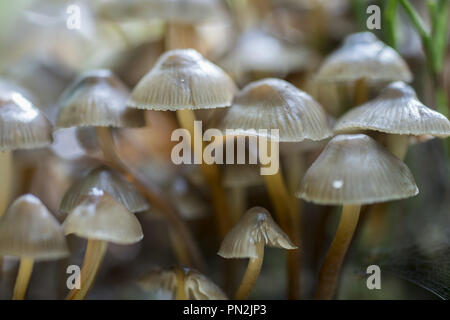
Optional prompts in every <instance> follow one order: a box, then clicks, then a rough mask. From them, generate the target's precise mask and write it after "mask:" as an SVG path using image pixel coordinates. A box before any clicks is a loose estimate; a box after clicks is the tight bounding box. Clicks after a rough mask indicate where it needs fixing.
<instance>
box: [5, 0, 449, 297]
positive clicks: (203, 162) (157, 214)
mask: <svg viewBox="0 0 450 320" xmlns="http://www.w3.org/2000/svg"><path fill="white" fill-rule="evenodd" d="M347 2H348V1H318V0H316V1H305V0H302V1H287V0H279V1H269V0H248V1H219V0H148V1H120V0H110V1H107V2H105V3H103V2H101V3H100V2H99V3H97V2H96V1H92V3H91V2H83V4H81V3H80V4H79V6H81V7H79V8H78V9H80V10H82V13H83V22H82V24H83V26H79V25H78V24H77V21H76V19H75V20H71V19H72V18H73V17H71V18H70V19H68V20H67V23H66V25H65V26H64V32H62V30H59V29H61V28H62V25H61V21H62V20H61V19H60V18H55V17H53V18H52V15H53V14H56V13H55V12H61V8H62V7H61V5H60V4H59V5H56V4H54V3H50V1H48V0H42V1H39V4H38V5H30V6H28V7H26V9H24V10H23V12H22V14H21V15H20V17H15V18H14V19H16V20H17V21H16V25H17V27H15V28H11V29H8V28H7V24H8V23H9V22H8V21H6V22H4V21H0V31H1V32H0V33H1V34H0V45H1V46H0V47H2V48H3V47H5V48H8V52H3V51H5V50H0V58H2V59H0V178H1V182H2V183H1V185H0V277H1V278H2V279H6V280H5V281H3V280H2V281H1V282H0V298H10V297H12V299H17V300H20V299H25V298H30V299H41V298H47V296H51V295H52V297H53V296H54V297H57V298H58V299H64V298H65V299H66V300H82V299H89V298H93V299H96V298H102V299H103V298H113V299H117V298H133V299H136V298H143V299H158V298H164V299H175V300H225V299H229V298H231V299H236V300H245V299H249V298H260V297H261V298H270V299H280V298H287V299H292V300H297V299H302V298H305V299H311V298H315V299H320V300H326V299H334V298H342V297H344V298H345V297H347V296H346V295H345V294H344V293H343V292H344V289H347V290H346V291H345V292H350V297H356V298H365V297H366V296H364V295H363V296H358V290H357V289H356V287H357V285H355V284H354V283H353V282H356V281H357V280H354V279H353V278H358V281H359V280H360V278H361V277H352V279H353V280H348V279H347V278H346V277H344V271H347V272H350V271H349V270H350V269H351V268H348V269H347V268H346V266H347V265H350V264H352V263H353V266H355V265H356V264H358V265H357V267H358V268H359V269H360V268H361V265H362V263H363V262H362V261H364V263H365V262H367V261H372V260H371V259H372V258H373V252H374V250H375V249H381V250H382V249H383V247H382V244H383V245H387V246H394V245H396V244H397V242H396V241H394V240H393V236H394V235H395V236H396V237H398V238H400V237H404V238H407V239H408V240H407V241H408V243H409V242H410V241H411V243H412V244H411V246H414V245H417V247H420V248H421V250H422V249H423V248H424V247H426V246H427V244H428V242H426V241H428V240H429V239H425V240H424V239H422V238H423V234H424V233H426V231H427V230H428V229H427V228H437V229H439V230H441V232H439V234H437V232H436V234H437V235H433V240H434V239H438V238H439V239H441V238H445V237H446V234H447V233H448V232H447V230H448V228H449V224H448V221H449V220H448V213H449V208H450V204H449V202H448V200H449V199H450V198H449V197H448V190H450V180H449V168H450V167H449V165H448V164H449V163H450V144H449V140H448V137H449V136H450V121H449V119H448V115H449V110H450V109H449V105H450V103H449V101H450V92H449V90H448V82H449V81H448V78H449V77H448V74H449V68H448V66H446V62H447V60H449V59H448V57H449V56H450V55H449V52H450V51H448V49H447V48H446V47H447V46H446V44H447V43H448V41H449V40H448V39H450V38H449V37H448V35H446V33H445V26H446V23H445V22H446V21H447V20H448V16H449V12H450V2H449V1H446V0H436V1H430V4H429V10H430V17H431V19H429V20H430V22H431V27H430V28H426V26H425V25H424V22H423V21H422V20H421V18H420V15H419V13H417V12H416V9H415V7H414V6H412V5H411V4H410V3H409V1H408V0H402V1H397V2H398V3H397V2H396V1H389V4H387V5H386V6H385V7H384V8H383V11H384V12H383V14H384V16H383V19H384V20H383V24H384V25H383V27H386V28H387V29H386V31H387V32H383V33H382V34H381V35H380V36H379V37H378V33H376V32H369V31H361V32H355V30H357V25H358V23H360V22H361V21H354V18H351V17H356V18H359V20H361V19H360V18H361V17H364V18H365V16H366V11H363V12H361V13H358V12H357V11H358V10H359V9H360V8H359V7H358V6H361V4H356V2H358V1H356V2H355V5H354V6H349V4H348V3H347ZM94 3H95V4H94ZM358 3H359V2H358ZM76 6H78V4H77V5H76ZM76 6H75V7H76ZM400 8H403V9H402V10H405V13H406V16H405V17H403V18H402V21H398V22H397V21H395V20H396V18H395V17H396V16H397V11H396V10H400ZM3 9H4V8H3V6H2V10H3ZM5 10H6V9H5ZM350 10H352V12H350ZM350 13H351V14H350ZM85 17H86V18H85ZM404 18H407V19H409V20H411V21H412V25H413V27H414V28H416V29H417V30H418V31H419V32H418V34H419V36H420V40H421V41H422V49H423V52H422V51H420V50H421V47H420V45H418V46H417V48H413V42H414V41H413V40H414V39H415V40H417V38H414V39H413V38H411V39H409V38H408V37H409V36H410V35H409V34H404V35H403V36H402V37H398V34H397V33H399V32H400V29H398V30H397V27H396V26H397V24H400V23H401V24H402V28H401V30H403V29H405V30H406V29H407V27H408V26H407V25H406V22H407V21H406V19H404ZM14 19H11V20H14ZM69 20H70V21H69ZM403 20H405V21H403ZM4 24H5V25H4ZM327 25H330V26H333V27H332V28H328V27H327ZM19 26H20V27H19ZM66 27H67V28H66ZM368 28H369V27H368ZM3 29H4V30H5V32H4V30H3ZM57 29H58V30H57ZM66 29H67V30H66ZM364 29H365V28H364ZM369 29H370V28H369ZM428 30H430V31H428ZM52 34H53V35H54V39H52V36H50V35H52ZM16 39H21V41H20V43H17V42H19V41H17V40H16ZM42 39H44V40H45V41H41V40H42ZM400 39H401V40H402V41H399V40H400ZM119 40H120V41H119ZM3 41H5V44H6V45H5V46H3V43H2V42H3ZM339 44H340V45H339ZM423 53H424V54H423ZM424 70H426V71H428V74H427V73H426V72H425V71H424ZM324 93H326V94H324ZM435 138H437V139H435ZM422 142H423V143H422ZM425 142H426V143H425ZM425 174H426V178H424V175H425ZM419 189H420V191H421V193H420V195H419ZM418 195H419V196H418ZM416 196H417V197H416ZM413 197H416V198H415V199H414V200H412V199H411V200H409V198H413ZM424 211H427V212H429V213H430V214H427V215H425V214H423V213H424ZM431 212H433V214H431ZM272 213H273V214H272ZM407 213H408V214H407ZM423 216H426V218H423ZM393 217H399V218H398V219H403V220H405V221H409V222H408V223H409V225H412V226H413V227H412V228H410V227H407V226H406V223H405V224H402V225H399V224H397V223H395V222H393V221H395V220H393V219H394V218H393ZM395 219H397V218H395ZM334 222H336V223H335V224H333V223H334ZM393 229H395V232H393V231H392V230H393ZM411 229H418V230H419V229H420V232H419V231H417V232H411V231H410V230H411ZM367 230H368V232H369V234H370V236H369V237H368V238H370V239H369V240H370V241H366V240H367V239H366V237H367V235H366V231H367ZM424 230H426V231H424ZM433 230H435V229H433ZM442 230H443V231H442ZM407 236H408V237H407ZM430 237H431V236H430ZM331 238H332V239H331ZM361 239H362V240H361ZM410 239H411V240H410ZM381 240H382V241H381ZM352 242H353V243H357V244H358V245H353V246H352ZM444 243H446V244H447V248H448V243H450V242H449V241H448V240H445V241H444ZM266 248H267V249H266ZM270 248H279V249H285V250H286V251H283V250H272V249H270ZM352 250H355V252H356V253H357V254H353V251H352ZM424 250H425V249H424ZM433 252H434V251H433ZM243 259H248V263H247V266H246V268H245V271H244V264H242V263H243ZM56 260H58V261H56ZM43 261H47V262H46V263H41V262H43ZM263 261H264V265H263ZM244 262H247V261H246V260H245V261H244ZM438 267H439V266H438ZM33 269H35V270H34V271H33ZM49 270H51V272H49ZM72 271H74V272H75V273H74V274H71V272H72ZM240 271H242V274H241V273H240ZM36 274H39V275H40V277H39V278H40V279H37V277H35V275H36ZM69 277H70V281H69ZM347 280H348V281H347ZM13 281H15V285H14V288H13V287H12V285H11V288H6V286H8V285H9V284H8V283H11V284H12V283H13ZM34 281H41V282H42V283H43V282H45V286H42V285H41V286H42V287H44V288H43V289H39V286H38V285H37V282H36V283H34ZM352 281H353V282H352ZM386 281H387V280H386ZM416 282H417V281H416ZM423 282H426V279H425V280H424V281H423ZM421 285H423V284H422V282H421ZM423 286H424V287H426V286H425V285H423ZM444 286H446V288H447V289H448V287H450V284H449V283H446V284H444ZM4 287H5V288H4ZM28 287H30V290H28ZM35 288H36V289H35ZM112 288H113V289H112ZM265 288H267V290H264V289H265ZM339 289H342V291H340V290H339ZM447 291H448V290H447ZM10 293H12V295H11V294H10ZM402 294H403V295H406V293H402ZM382 297H383V296H382ZM402 297H403V296H402ZM414 297H415V296H414ZM449 298H450V297H449Z"/></svg>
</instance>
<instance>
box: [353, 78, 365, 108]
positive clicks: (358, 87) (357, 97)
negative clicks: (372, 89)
mask: <svg viewBox="0 0 450 320" xmlns="http://www.w3.org/2000/svg"><path fill="white" fill-rule="evenodd" d="M354 90H355V91H354V93H353V94H354V96H353V99H354V100H353V103H354V105H355V106H357V105H360V104H362V103H364V102H366V101H367V99H368V96H369V93H368V88H367V81H366V79H365V78H361V79H359V80H357V81H356V83H355V88H354Z"/></svg>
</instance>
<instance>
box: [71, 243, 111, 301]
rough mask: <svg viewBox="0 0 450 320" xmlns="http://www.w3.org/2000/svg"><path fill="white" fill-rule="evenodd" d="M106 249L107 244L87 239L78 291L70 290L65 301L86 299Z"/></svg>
mask: <svg viewBox="0 0 450 320" xmlns="http://www.w3.org/2000/svg"><path fill="white" fill-rule="evenodd" d="M107 247H108V242H106V241H103V240H94V239H88V243H87V247H86V252H85V254H84V261H83V267H82V268H81V274H80V277H81V279H80V280H81V285H80V289H76V288H74V289H72V290H71V291H70V292H69V294H68V295H67V297H66V300H83V299H84V298H85V297H86V295H87V294H88V292H89V290H90V289H91V288H92V285H93V284H94V281H95V278H96V276H97V273H98V270H99V269H100V265H101V264H102V261H103V257H104V256H105V253H106V249H107Z"/></svg>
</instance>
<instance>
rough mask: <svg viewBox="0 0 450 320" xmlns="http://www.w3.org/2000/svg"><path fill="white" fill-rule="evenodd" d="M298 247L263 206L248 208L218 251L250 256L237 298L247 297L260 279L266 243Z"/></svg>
mask: <svg viewBox="0 0 450 320" xmlns="http://www.w3.org/2000/svg"><path fill="white" fill-rule="evenodd" d="M265 245H268V246H270V247H275V248H282V249H287V250H291V249H297V247H296V246H295V245H294V244H293V243H292V242H291V241H290V240H289V237H288V236H287V235H286V234H285V233H284V232H283V230H281V228H280V227H279V226H278V225H277V224H276V223H275V221H273V219H272V217H271V216H270V213H269V212H268V211H267V210H266V209H264V208H261V207H254V208H251V209H250V210H248V211H247V212H246V213H245V214H244V215H243V216H242V218H241V219H240V220H239V222H238V223H237V224H236V225H235V226H234V227H233V229H231V230H230V232H229V233H228V234H227V236H226V237H225V239H223V241H222V244H221V246H220V249H219V252H218V254H219V255H220V256H221V257H223V258H225V259H235V258H238V259H239V258H240V259H242V258H249V259H250V260H249V262H248V266H247V270H246V272H245V275H244V277H243V279H242V281H241V284H240V286H239V289H238V290H237V292H236V295H235V299H238V300H242V299H247V297H248V296H249V294H250V291H251V290H252V288H253V285H254V284H255V282H256V280H257V279H258V276H259V272H260V270H261V266H262V263H263V259H264V246H265Z"/></svg>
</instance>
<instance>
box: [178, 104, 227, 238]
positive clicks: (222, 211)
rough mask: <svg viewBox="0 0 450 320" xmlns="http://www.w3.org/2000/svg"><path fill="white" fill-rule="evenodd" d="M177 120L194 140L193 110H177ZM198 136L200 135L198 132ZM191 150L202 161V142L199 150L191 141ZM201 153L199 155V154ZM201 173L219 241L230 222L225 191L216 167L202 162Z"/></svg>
mask: <svg viewBox="0 0 450 320" xmlns="http://www.w3.org/2000/svg"><path fill="white" fill-rule="evenodd" d="M177 118H178V122H179V123H180V125H181V127H183V128H184V129H186V130H188V131H189V133H190V134H191V138H192V139H194V136H195V135H196V134H195V133H194V131H195V129H194V121H195V113H194V111H193V110H188V109H185V110H177ZM200 134H202V133H201V132H200ZM191 148H192V150H193V152H194V156H195V157H196V158H197V159H203V148H204V145H203V141H202V145H201V148H195V145H194V144H193V141H191ZM200 152H201V153H200ZM201 168H202V173H203V176H204V177H205V179H206V182H207V183H208V185H209V187H210V189H211V197H212V202H213V206H214V212H215V214H216V218H217V224H218V228H219V232H220V236H221V239H223V238H224V237H225V235H226V234H227V232H228V230H229V229H230V224H231V221H230V219H229V215H228V212H229V210H228V203H227V201H226V194H225V190H224V189H223V187H222V184H221V179H220V171H219V168H218V167H217V165H215V164H211V165H208V164H206V163H205V162H204V161H202V165H201Z"/></svg>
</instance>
